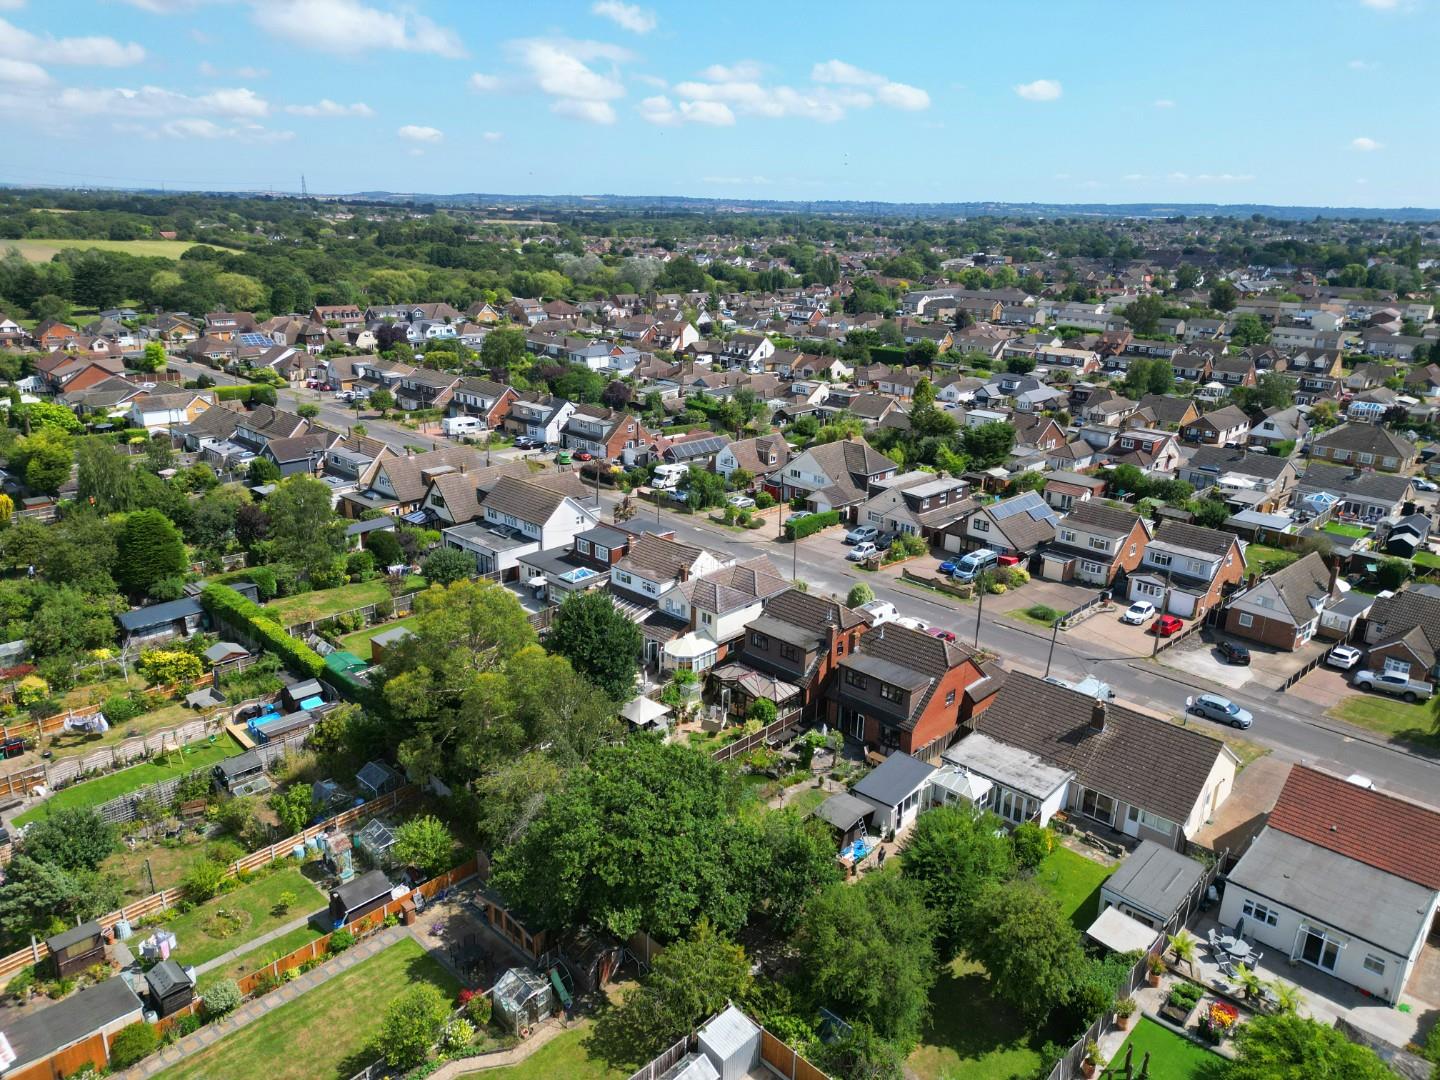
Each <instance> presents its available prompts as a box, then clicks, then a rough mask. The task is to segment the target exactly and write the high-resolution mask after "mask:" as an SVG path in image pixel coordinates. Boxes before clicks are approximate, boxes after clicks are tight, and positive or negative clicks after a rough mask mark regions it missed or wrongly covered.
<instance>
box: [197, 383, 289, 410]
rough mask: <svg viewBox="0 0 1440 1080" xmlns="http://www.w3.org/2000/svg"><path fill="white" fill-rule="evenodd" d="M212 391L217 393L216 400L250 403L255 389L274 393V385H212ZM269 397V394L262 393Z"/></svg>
mask: <svg viewBox="0 0 1440 1080" xmlns="http://www.w3.org/2000/svg"><path fill="white" fill-rule="evenodd" d="M210 390H211V392H212V393H213V394H214V395H215V400H216V401H243V402H244V403H245V404H246V405H249V404H250V403H251V402H252V401H253V400H254V397H255V391H257V390H268V391H271V392H272V393H273V391H274V387H271V386H267V385H266V384H265V383H246V384H244V385H242V386H212V387H211V388H210ZM262 396H263V397H267V398H268V397H269V395H268V394H267V395H262Z"/></svg>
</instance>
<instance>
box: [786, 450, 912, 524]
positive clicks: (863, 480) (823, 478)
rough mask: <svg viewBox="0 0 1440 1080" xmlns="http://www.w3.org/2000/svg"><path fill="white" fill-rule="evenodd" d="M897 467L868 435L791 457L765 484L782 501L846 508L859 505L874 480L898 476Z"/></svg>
mask: <svg viewBox="0 0 1440 1080" xmlns="http://www.w3.org/2000/svg"><path fill="white" fill-rule="evenodd" d="M897 469H898V466H897V465H896V464H895V462H893V461H891V460H890V459H889V458H887V457H886V456H885V455H884V454H882V453H880V452H879V451H878V450H875V449H872V448H871V446H870V444H869V443H867V442H866V441H865V440H864V439H857V438H849V439H841V440H839V441H837V442H831V443H822V444H821V445H819V446H812V447H811V448H810V449H808V450H806V451H805V452H803V453H801V454H798V455H796V456H795V457H794V458H791V459H790V461H788V462H786V463H785V464H784V465H783V466H781V467H780V468H778V469H776V470H774V471H773V472H771V473H769V474H767V475H766V477H765V486H766V487H767V488H768V489H769V490H770V491H771V493H772V494H774V495H775V496H776V497H777V498H778V499H780V500H781V501H782V502H789V501H791V500H792V499H795V498H797V497H798V498H804V499H805V501H806V504H807V506H809V508H810V509H812V510H818V511H825V510H839V511H842V512H844V511H847V510H852V509H853V508H855V507H858V506H859V505H860V504H861V503H862V502H863V501H864V500H865V498H866V497H867V496H868V495H869V493H870V487H871V485H872V484H875V483H878V482H879V481H881V480H885V479H888V478H889V477H892V476H894V475H895V473H896V471H897Z"/></svg>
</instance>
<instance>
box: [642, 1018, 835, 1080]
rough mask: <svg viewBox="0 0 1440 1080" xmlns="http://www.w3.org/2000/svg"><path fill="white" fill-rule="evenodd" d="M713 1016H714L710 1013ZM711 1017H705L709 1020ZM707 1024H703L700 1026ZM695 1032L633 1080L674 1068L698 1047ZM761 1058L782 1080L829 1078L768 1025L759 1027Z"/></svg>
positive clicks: (656, 1077) (654, 1078) (650, 1078)
mask: <svg viewBox="0 0 1440 1080" xmlns="http://www.w3.org/2000/svg"><path fill="white" fill-rule="evenodd" d="M711 1019H712V1020H713V1019H714V1017H711ZM708 1023H709V1021H708V1020H707V1021H706V1024H708ZM704 1026H705V1025H704V1024H702V1025H701V1027H704ZM699 1045H700V1041H699V1037H698V1036H696V1035H687V1036H686V1037H685V1038H683V1039H679V1040H677V1041H676V1042H674V1043H673V1044H671V1045H670V1046H669V1047H667V1048H666V1049H665V1050H664V1051H662V1052H661V1054H660V1056H659V1057H656V1058H654V1059H653V1060H651V1061H650V1062H648V1063H647V1064H645V1065H643V1066H641V1067H640V1068H639V1069H638V1070H636V1071H635V1072H633V1073H631V1074H630V1080H659V1077H661V1076H663V1075H665V1072H666V1071H667V1070H668V1069H672V1068H674V1067H675V1065H676V1064H677V1063H678V1062H679V1061H680V1059H681V1058H683V1057H684V1056H685V1055H686V1054H688V1053H690V1052H691V1051H692V1050H697V1049H698V1048H699ZM760 1060H761V1061H762V1062H764V1063H765V1064H766V1065H767V1066H769V1067H770V1069H771V1070H772V1071H773V1072H774V1073H775V1075H777V1076H779V1077H782V1078H783V1080H829V1078H828V1077H827V1076H826V1075H825V1074H824V1073H823V1072H821V1071H820V1070H819V1069H817V1068H816V1067H815V1066H814V1065H812V1064H810V1062H808V1061H806V1060H805V1059H804V1058H803V1057H801V1056H800V1055H799V1053H798V1052H796V1051H795V1049H794V1048H792V1047H791V1046H789V1045H788V1044H787V1043H785V1042H784V1041H783V1040H781V1039H777V1038H776V1037H775V1036H774V1035H772V1034H770V1032H769V1031H767V1030H766V1029H765V1028H761V1029H760Z"/></svg>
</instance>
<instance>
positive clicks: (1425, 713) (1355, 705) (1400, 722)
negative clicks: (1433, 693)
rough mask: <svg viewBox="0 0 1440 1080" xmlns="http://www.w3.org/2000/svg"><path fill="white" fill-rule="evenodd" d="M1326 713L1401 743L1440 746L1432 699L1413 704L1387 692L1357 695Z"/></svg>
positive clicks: (1332, 707)
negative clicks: (1387, 695) (1384, 693)
mask: <svg viewBox="0 0 1440 1080" xmlns="http://www.w3.org/2000/svg"><path fill="white" fill-rule="evenodd" d="M1326 715H1327V716H1333V717H1335V718H1336V719H1337V720H1344V721H1346V722H1348V723H1351V724H1354V725H1355V726H1356V727H1362V728H1365V729H1367V730H1369V731H1374V732H1376V733H1378V734H1380V735H1384V736H1386V737H1387V738H1391V739H1397V740H1400V741H1401V742H1410V743H1418V744H1420V745H1422V746H1428V747H1431V748H1434V747H1437V746H1440V735H1437V733H1436V728H1435V725H1436V718H1435V706H1434V705H1433V704H1432V703H1431V702H1427V701H1421V702H1417V703H1416V704H1414V705H1410V704H1407V703H1406V702H1404V701H1401V700H1400V699H1399V698H1392V697H1386V696H1384V695H1383V694H1355V695H1354V696H1352V697H1347V698H1346V699H1345V700H1344V701H1341V702H1340V703H1339V704H1338V705H1334V706H1331V708H1330V709H1329V711H1328V712H1327V713H1326Z"/></svg>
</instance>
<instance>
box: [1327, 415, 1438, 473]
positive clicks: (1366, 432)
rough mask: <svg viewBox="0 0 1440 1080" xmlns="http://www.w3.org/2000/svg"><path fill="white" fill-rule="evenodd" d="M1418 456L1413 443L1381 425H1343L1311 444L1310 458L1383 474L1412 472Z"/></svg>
mask: <svg viewBox="0 0 1440 1080" xmlns="http://www.w3.org/2000/svg"><path fill="white" fill-rule="evenodd" d="M1417 454H1418V451H1417V450H1416V448H1415V444H1414V443H1412V442H1410V441H1409V440H1408V439H1402V438H1401V437H1400V436H1399V435H1396V434H1394V433H1393V432H1390V431H1387V430H1386V429H1385V428H1383V427H1381V426H1379V425H1378V424H1355V423H1351V424H1341V425H1340V426H1339V427H1337V428H1335V429H1333V430H1331V431H1327V432H1326V433H1325V434H1323V435H1321V436H1320V437H1319V438H1317V439H1315V440H1314V441H1313V442H1311V444H1310V456H1311V457H1312V458H1314V459H1316V460H1318V461H1331V462H1334V463H1335V464H1337V465H1347V464H1348V465H1359V466H1361V467H1368V468H1374V469H1380V470H1382V471H1384V472H1409V471H1410V470H1411V469H1412V468H1414V467H1415V458H1416V455H1417Z"/></svg>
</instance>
